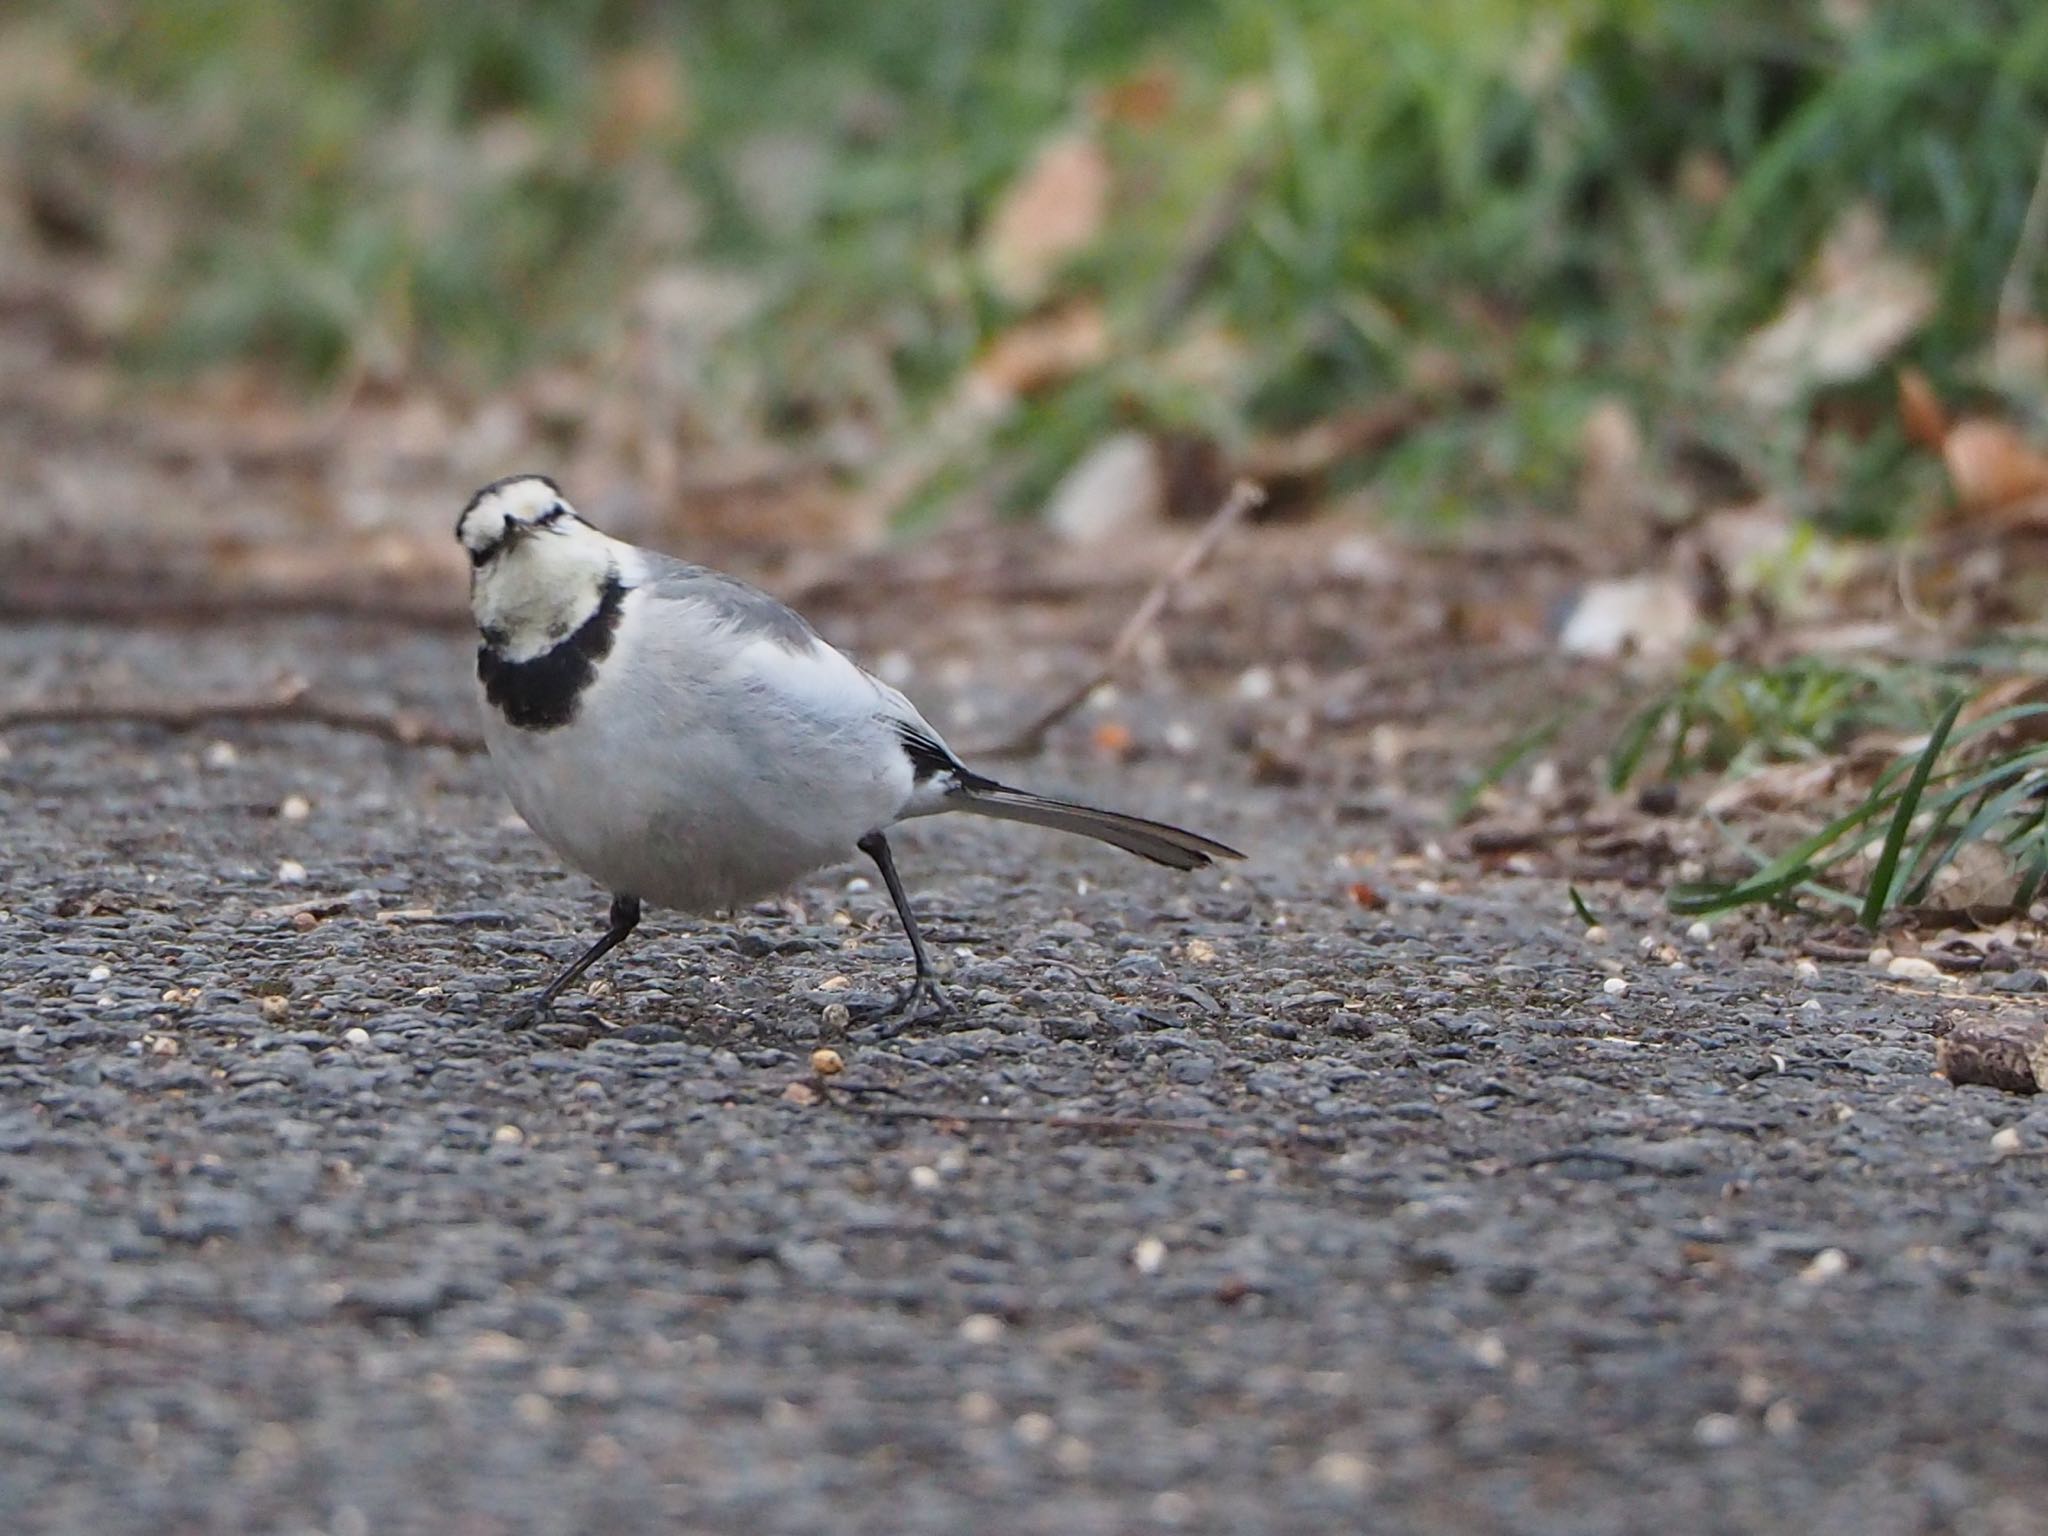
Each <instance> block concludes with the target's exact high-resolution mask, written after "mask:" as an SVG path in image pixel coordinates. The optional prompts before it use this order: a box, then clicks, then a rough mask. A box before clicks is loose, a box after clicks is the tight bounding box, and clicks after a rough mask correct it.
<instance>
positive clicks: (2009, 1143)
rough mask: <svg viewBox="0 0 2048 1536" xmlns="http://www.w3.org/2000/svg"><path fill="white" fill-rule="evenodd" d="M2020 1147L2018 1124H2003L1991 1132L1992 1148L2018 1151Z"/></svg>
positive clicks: (2001, 1150) (1999, 1150)
mask: <svg viewBox="0 0 2048 1536" xmlns="http://www.w3.org/2000/svg"><path fill="white" fill-rule="evenodd" d="M2019 1149H2020V1131H2019V1127H2018V1126H2016V1125H2007V1126H2001V1127H2000V1128H1999V1129H1998V1130H1995V1131H1993V1132H1992V1133H1991V1150H1992V1151H1994V1152H2017V1151H2019Z"/></svg>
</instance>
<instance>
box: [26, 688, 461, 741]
mask: <svg viewBox="0 0 2048 1536" xmlns="http://www.w3.org/2000/svg"><path fill="white" fill-rule="evenodd" d="M230 723H234V724H243V725H321V726H326V727H327V728H328V729H329V730H335V731H351V732H354V733H355V734H357V735H359V736H374V737H376V738H377V739H378V740H379V741H388V742H392V743H393V744H395V745H397V746H401V747H445V748H447V749H448V750H449V751H451V752H481V751H482V750H483V749H484V744H483V738H482V737H480V736H478V735H476V734H475V733H474V732H472V731H465V730H460V729H457V728H455V727H453V726H447V725H441V724H438V723H436V722H434V721H432V720H427V719H424V718H422V717H421V716H419V715H416V714H412V713H409V712H407V711H403V710H401V711H398V712H396V713H393V714H379V713H377V712H375V711H373V710H366V709H351V708H349V707H348V706H347V705H344V704H330V703H327V702H325V701H323V700H320V699H314V698H308V697H307V696H306V694H305V693H304V692H303V690H300V689H287V690H285V691H284V692H281V693H275V694H270V695H267V696H264V697H260V698H250V699H73V700H66V701H60V702H54V703H43V704H17V705H12V706H6V705H0V731H5V730H13V729H18V728H20V727H24V726H31V725H131V724H132V725H154V726H159V727H161V728H162V729H164V730H167V731H193V730H198V729H199V728H200V727H201V726H206V725H215V724H230Z"/></svg>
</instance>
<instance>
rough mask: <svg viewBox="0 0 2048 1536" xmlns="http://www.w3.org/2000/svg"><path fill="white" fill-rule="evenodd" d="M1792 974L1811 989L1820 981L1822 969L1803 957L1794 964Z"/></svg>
mask: <svg viewBox="0 0 2048 1536" xmlns="http://www.w3.org/2000/svg"><path fill="white" fill-rule="evenodd" d="M1792 974H1793V975H1794V976H1797V977H1798V978H1799V979H1800V980H1801V981H1802V982H1804V983H1805V984H1806V985H1807V986H1809V987H1810V986H1812V985H1813V984H1814V983H1815V982H1817V981H1819V980H1820V967H1819V966H1817V965H1815V964H1814V963H1813V961H1811V960H1809V959H1807V958H1806V957H1805V956H1803V955H1802V956H1801V957H1800V958H1799V959H1798V960H1796V961H1794V962H1793V964H1792Z"/></svg>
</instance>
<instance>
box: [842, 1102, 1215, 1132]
mask: <svg viewBox="0 0 2048 1536" xmlns="http://www.w3.org/2000/svg"><path fill="white" fill-rule="evenodd" d="M839 1108H840V1110H841V1111H842V1112H843V1113H845V1114H849V1115H861V1116H864V1117H866V1118H867V1119H870V1120H936V1121H940V1122H942V1123H943V1122H946V1121H958V1122H960V1123H961V1124H963V1125H1002V1126H1019V1127H1022V1126H1030V1127H1034V1128H1036V1129H1039V1130H1053V1131H1156V1132H1162V1133H1164V1134H1167V1135H1173V1136H1219V1137H1223V1138H1225V1139H1229V1138H1231V1137H1234V1136H1236V1134H1237V1132H1236V1131H1235V1130H1234V1129H1233V1128H1231V1127H1230V1126H1227V1125H1205V1124H1203V1123H1202V1122H1201V1121H1199V1120H1160V1119H1156V1118H1153V1117H1151V1116H1146V1115H1033V1114H1011V1113H1009V1112H1007V1111H1004V1110H1000V1109H968V1108H961V1109H944V1108H937V1107H933V1106H929V1105H917V1104H841V1105H840V1106H839Z"/></svg>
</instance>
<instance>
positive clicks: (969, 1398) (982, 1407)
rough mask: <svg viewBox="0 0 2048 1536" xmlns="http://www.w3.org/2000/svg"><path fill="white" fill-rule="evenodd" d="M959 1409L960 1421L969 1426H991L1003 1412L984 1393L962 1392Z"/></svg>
mask: <svg viewBox="0 0 2048 1536" xmlns="http://www.w3.org/2000/svg"><path fill="white" fill-rule="evenodd" d="M959 1407H960V1417H961V1419H962V1420H963V1421H965V1422H966V1423H969V1424H993V1423H995V1421H996V1419H997V1418H998V1417H1000V1416H1001V1414H1002V1411H1003V1406H1002V1404H1001V1403H998V1402H997V1401H996V1400H995V1399H994V1398H993V1397H990V1396H989V1395H988V1393H986V1392H962V1393H961V1394H960V1405H959Z"/></svg>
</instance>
